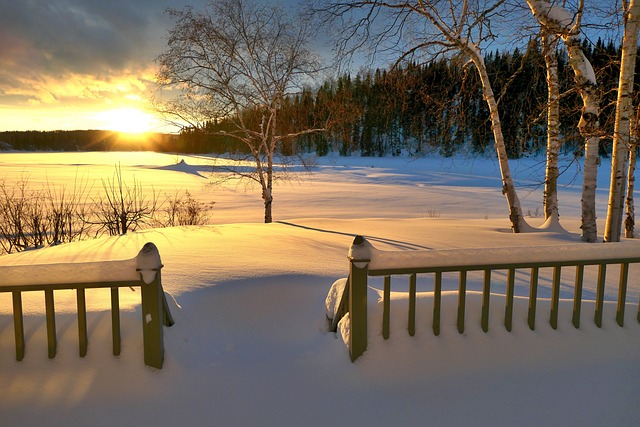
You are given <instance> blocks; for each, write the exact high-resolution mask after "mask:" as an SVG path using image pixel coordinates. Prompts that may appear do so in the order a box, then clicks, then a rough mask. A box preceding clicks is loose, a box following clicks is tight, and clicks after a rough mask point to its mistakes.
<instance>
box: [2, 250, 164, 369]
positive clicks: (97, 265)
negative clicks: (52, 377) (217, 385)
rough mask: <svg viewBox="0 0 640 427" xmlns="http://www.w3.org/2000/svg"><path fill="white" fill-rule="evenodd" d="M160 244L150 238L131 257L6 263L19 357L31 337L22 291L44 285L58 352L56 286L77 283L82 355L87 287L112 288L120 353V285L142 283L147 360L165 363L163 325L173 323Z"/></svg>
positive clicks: (52, 345) (52, 347)
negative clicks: (25, 322)
mask: <svg viewBox="0 0 640 427" xmlns="http://www.w3.org/2000/svg"><path fill="white" fill-rule="evenodd" d="M162 267H163V265H162V262H161V260H160V254H159V253H158V249H157V248H156V246H155V245H154V244H153V243H147V244H145V245H144V246H143V247H142V249H141V250H140V252H139V253H138V255H137V256H136V257H134V258H131V259H126V260H116V261H101V262H82V263H52V264H39V265H3V266H0V292H11V293H12V297H13V323H14V330H15V343H16V359H17V360H18V361H20V360H22V359H23V358H24V353H25V340H24V327H23V317H22V292H33V291H44V296H45V316H46V323H47V341H48V353H49V358H53V357H55V355H56V346H57V339H56V325H55V304H54V293H53V292H54V291H55V290H61V289H75V290H76V295H77V311H78V336H79V347H80V348H79V353H80V357H84V356H85V355H86V354H87V345H88V337H87V309H86V302H85V291H86V290H87V289H96V288H111V324H112V338H113V354H114V355H115V356H117V355H119V354H120V299H119V288H122V287H133V286H139V287H140V289H141V299H142V331H143V341H144V362H145V364H146V365H148V366H152V367H155V368H159V369H160V368H162V364H163V361H164V340H163V330H162V326H163V325H164V326H171V325H173V319H172V317H171V312H170V311H169V307H168V305H167V301H166V297H165V295H164V291H163V289H162V279H161V269H162Z"/></svg>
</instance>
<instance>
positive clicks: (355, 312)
mask: <svg viewBox="0 0 640 427" xmlns="http://www.w3.org/2000/svg"><path fill="white" fill-rule="evenodd" d="M370 247H371V245H370V244H369V242H367V240H366V239H365V238H364V237H362V236H356V238H355V239H354V240H353V243H352V245H351V248H350V249H349V261H350V271H349V316H350V319H351V333H350V337H349V341H350V342H349V353H350V355H351V361H352V362H353V361H355V360H356V359H357V358H358V357H360V356H361V355H362V353H364V351H365V350H366V349H367V274H368V269H369V262H370V261H371V255H370Z"/></svg>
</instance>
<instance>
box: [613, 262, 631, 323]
mask: <svg viewBox="0 0 640 427" xmlns="http://www.w3.org/2000/svg"><path fill="white" fill-rule="evenodd" d="M628 279H629V263H628V262H624V263H622V264H620V283H619V285H618V307H617V309H616V322H617V323H618V326H620V327H622V326H624V307H625V305H626V302H627V281H628Z"/></svg>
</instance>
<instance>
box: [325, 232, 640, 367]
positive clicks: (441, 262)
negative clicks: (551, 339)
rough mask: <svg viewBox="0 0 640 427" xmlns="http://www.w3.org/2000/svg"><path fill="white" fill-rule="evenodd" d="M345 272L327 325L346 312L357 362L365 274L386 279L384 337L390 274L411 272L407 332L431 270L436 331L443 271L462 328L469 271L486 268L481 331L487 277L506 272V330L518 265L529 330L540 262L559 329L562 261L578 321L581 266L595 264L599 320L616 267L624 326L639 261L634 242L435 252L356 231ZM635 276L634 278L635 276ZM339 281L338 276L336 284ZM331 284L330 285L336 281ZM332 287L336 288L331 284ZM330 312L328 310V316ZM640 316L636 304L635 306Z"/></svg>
mask: <svg viewBox="0 0 640 427" xmlns="http://www.w3.org/2000/svg"><path fill="white" fill-rule="evenodd" d="M349 260H350V272H349V278H348V279H347V281H346V285H345V286H344V289H343V290H341V291H340V292H339V295H340V296H339V301H337V302H336V303H335V312H334V313H333V318H332V319H330V320H331V330H333V331H334V332H335V331H336V330H337V327H338V322H339V321H340V320H341V319H342V318H343V317H344V316H345V315H346V314H347V313H348V315H349V317H348V321H349V322H350V323H349V326H348V330H349V334H348V336H349V342H348V346H349V353H350V355H351V360H352V361H355V360H356V359H357V358H358V357H359V356H360V355H362V353H363V352H364V351H365V350H366V349H367V287H368V285H367V278H368V277H369V276H382V277H384V289H383V317H382V319H383V320H382V336H383V338H384V339H388V338H389V329H390V328H389V324H390V320H389V319H390V300H391V298H390V293H391V276H393V275H408V276H409V292H408V298H409V312H408V333H409V335H411V336H413V335H414V334H415V328H416V322H415V319H416V283H417V275H418V274H433V276H434V279H433V300H434V303H433V322H432V329H433V333H434V334H435V335H439V334H440V318H441V294H442V274H443V273H448V272H456V273H458V275H459V278H458V307H457V320H456V325H457V330H458V332H459V333H461V334H462V333H463V332H464V329H465V305H466V294H467V276H468V273H469V272H471V271H478V272H481V273H483V287H482V311H481V313H482V314H481V318H480V324H481V327H482V330H483V331H484V332H487V331H488V330H489V302H490V296H491V276H492V272H493V271H497V270H506V271H507V281H506V295H505V299H506V303H505V314H504V326H505V328H506V330H507V331H511V328H512V324H513V301H514V289H515V276H516V270H522V269H526V270H528V271H529V275H530V278H529V306H528V313H527V323H528V325H529V328H530V329H531V330H534V329H535V324H536V304H537V301H538V282H539V277H540V274H539V273H540V269H541V268H551V269H552V275H551V309H550V316H549V323H550V325H551V327H552V328H553V329H557V327H558V307H559V299H560V285H561V272H562V269H563V268H565V267H574V268H575V280H574V292H573V313H572V323H573V326H574V327H575V328H579V327H580V317H581V307H582V289H583V282H584V279H585V267H586V266H597V268H598V272H597V279H596V282H597V283H596V301H595V315H594V322H595V324H596V326H597V327H601V326H602V319H603V309H604V297H605V284H606V278H607V267H608V266H610V265H617V264H619V265H620V269H619V280H618V299H617V308H616V322H617V324H618V325H619V326H621V327H622V326H623V324H624V316H625V307H626V294H627V286H628V284H627V282H628V280H629V276H630V275H629V267H630V265H632V264H640V245H638V244H636V243H635V242H632V243H606V244H596V245H594V244H590V245H588V244H573V245H563V246H533V247H512V248H491V249H450V250H433V251H424V250H423V251H381V250H378V249H376V248H374V247H373V246H372V245H371V244H370V243H369V242H368V241H367V240H366V239H365V238H364V237H362V236H358V237H356V238H355V240H354V241H353V244H352V245H351V248H350V250H349ZM639 276H640V275H638V274H636V275H634V276H633V277H634V279H635V280H636V281H637V280H638V279H639ZM336 284H338V282H336ZM334 286H335V285H334ZM332 292H333V293H336V292H337V291H335V290H332ZM330 317H331V316H330ZM638 322H640V305H639V310H638Z"/></svg>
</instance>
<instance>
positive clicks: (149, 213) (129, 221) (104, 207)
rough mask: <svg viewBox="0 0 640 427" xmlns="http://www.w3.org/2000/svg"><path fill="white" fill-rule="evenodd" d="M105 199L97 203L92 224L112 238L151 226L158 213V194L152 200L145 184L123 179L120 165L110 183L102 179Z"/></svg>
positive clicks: (90, 221) (101, 232) (99, 232)
mask: <svg viewBox="0 0 640 427" xmlns="http://www.w3.org/2000/svg"><path fill="white" fill-rule="evenodd" d="M102 188H103V190H104V192H103V197H100V198H97V199H94V200H93V203H94V209H95V210H94V212H93V217H92V219H91V220H88V223H89V224H92V225H95V226H97V227H98V229H97V230H96V235H99V234H103V233H107V234H109V235H110V236H117V235H120V234H126V233H127V232H128V231H135V230H137V229H139V228H140V227H141V226H142V225H145V224H149V223H150V222H151V220H152V219H153V215H154V213H155V212H156V210H157V197H156V194H155V191H154V192H153V195H152V197H151V199H149V198H148V197H147V195H145V192H144V189H143V187H142V185H141V184H140V183H139V182H138V181H137V180H136V179H135V177H134V178H133V180H132V184H131V185H129V184H127V183H126V182H125V181H124V180H123V178H122V169H121V167H120V165H118V166H116V170H115V172H114V174H113V177H112V178H111V180H110V181H105V180H102Z"/></svg>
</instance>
